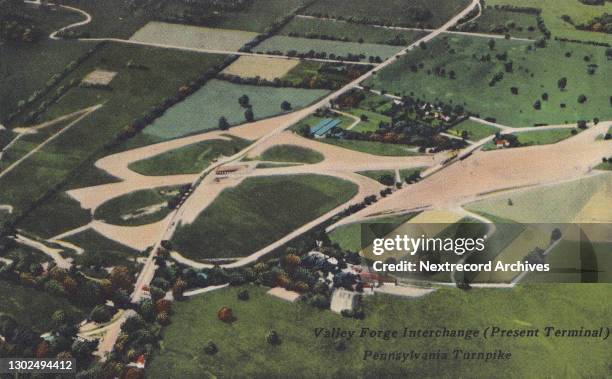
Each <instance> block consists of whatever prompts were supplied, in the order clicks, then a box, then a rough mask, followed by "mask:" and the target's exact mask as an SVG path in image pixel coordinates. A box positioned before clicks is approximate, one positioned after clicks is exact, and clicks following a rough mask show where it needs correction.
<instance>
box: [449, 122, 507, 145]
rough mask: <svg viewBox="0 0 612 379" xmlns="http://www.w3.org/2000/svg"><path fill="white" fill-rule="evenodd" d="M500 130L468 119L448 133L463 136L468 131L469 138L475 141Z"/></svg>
mask: <svg viewBox="0 0 612 379" xmlns="http://www.w3.org/2000/svg"><path fill="white" fill-rule="evenodd" d="M499 131H501V130H500V129H499V128H496V127H494V126H490V125H484V124H481V123H479V122H476V121H472V120H470V119H467V120H465V121H463V122H461V123H459V124H457V125H455V126H453V127H452V128H450V129H449V130H447V132H448V133H450V134H454V135H456V136H458V137H462V136H463V132H467V136H468V138H467V139H468V140H470V141H474V142H476V141H480V140H481V139H483V138H487V137H489V136H492V135H494V134H495V133H497V132H499Z"/></svg>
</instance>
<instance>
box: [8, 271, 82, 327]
mask: <svg viewBox="0 0 612 379" xmlns="http://www.w3.org/2000/svg"><path fill="white" fill-rule="evenodd" d="M58 310H63V311H66V312H71V313H73V314H75V315H76V316H77V317H84V316H85V313H86V310H85V309H80V308H77V307H75V306H73V305H71V304H70V303H69V302H68V300H66V299H63V298H58V297H55V296H52V295H51V294H49V293H48V292H43V291H37V290H35V289H32V288H28V287H24V286H20V285H17V284H14V283H12V282H7V281H4V280H0V313H6V314H9V315H11V316H13V318H15V320H17V322H18V323H19V324H21V325H24V326H28V327H30V328H32V329H33V330H34V331H36V332H37V333H41V334H42V333H46V332H48V331H49V330H50V329H51V327H52V323H53V321H52V320H51V315H52V314H53V312H55V311H58Z"/></svg>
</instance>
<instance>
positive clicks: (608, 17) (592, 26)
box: [575, 13, 612, 34]
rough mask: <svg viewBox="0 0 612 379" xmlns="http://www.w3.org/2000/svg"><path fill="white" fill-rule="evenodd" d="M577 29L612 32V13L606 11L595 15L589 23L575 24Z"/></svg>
mask: <svg viewBox="0 0 612 379" xmlns="http://www.w3.org/2000/svg"><path fill="white" fill-rule="evenodd" d="M575 26H576V29H579V30H588V31H590V32H600V33H608V34H610V33H612V14H609V13H604V14H602V15H601V16H599V17H595V18H593V19H592V20H590V21H589V22H587V23H584V24H578V25H575Z"/></svg>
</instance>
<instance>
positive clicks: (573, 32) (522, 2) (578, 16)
mask: <svg viewBox="0 0 612 379" xmlns="http://www.w3.org/2000/svg"><path fill="white" fill-rule="evenodd" d="M487 5H491V6H495V5H514V6H518V7H532V8H540V9H542V17H543V18H544V23H545V24H546V27H548V29H550V31H551V33H552V35H553V37H562V38H569V39H578V40H582V41H597V42H608V43H609V42H610V36H609V35H607V34H605V33H593V32H589V31H583V30H577V29H576V28H575V27H574V26H573V25H571V24H569V23H567V22H565V21H563V20H562V19H561V16H563V15H569V16H571V18H572V20H573V21H574V23H575V24H581V23H586V22H587V21H590V20H591V19H593V18H594V17H597V16H601V15H602V14H603V13H608V14H610V13H612V4H611V3H610V2H609V1H607V2H605V3H604V5H601V6H591V5H586V4H583V3H581V2H580V1H578V0H539V1H537V2H534V1H532V0H488V1H487Z"/></svg>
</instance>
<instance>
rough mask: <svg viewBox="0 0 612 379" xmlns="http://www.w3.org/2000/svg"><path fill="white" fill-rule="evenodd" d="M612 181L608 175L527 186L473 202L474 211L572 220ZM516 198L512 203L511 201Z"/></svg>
mask: <svg viewBox="0 0 612 379" xmlns="http://www.w3.org/2000/svg"><path fill="white" fill-rule="evenodd" d="M610 180H611V176H610V175H608V174H605V175H598V176H595V177H590V178H584V179H580V180H575V181H572V182H568V183H563V184H558V185H554V186H546V187H541V188H535V189H527V190H524V191H520V192H517V193H513V194H504V195H499V196H494V197H491V198H489V199H486V200H481V201H478V202H475V203H471V204H469V205H468V206H467V208H468V209H469V210H470V211H473V212H477V213H485V214H490V215H494V216H497V217H500V218H504V219H507V220H512V221H515V222H522V223H529V222H532V223H571V222H572V221H573V220H574V218H575V217H576V215H577V214H578V213H579V212H580V210H581V209H582V208H583V207H584V206H585V205H586V204H587V203H588V202H589V200H590V199H591V198H592V197H593V195H595V194H596V193H597V192H598V191H599V190H600V189H602V188H605V187H606V186H607V185H608V184H609V183H610ZM508 199H511V200H512V205H509V204H508Z"/></svg>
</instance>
